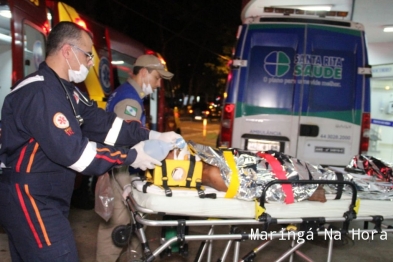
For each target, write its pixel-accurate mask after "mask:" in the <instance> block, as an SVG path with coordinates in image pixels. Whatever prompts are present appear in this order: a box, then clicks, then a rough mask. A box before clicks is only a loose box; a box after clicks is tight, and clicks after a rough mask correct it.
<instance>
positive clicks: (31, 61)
mask: <svg viewBox="0 0 393 262" xmlns="http://www.w3.org/2000/svg"><path fill="white" fill-rule="evenodd" d="M23 47H24V48H23V61H24V76H27V75H28V74H31V73H33V72H35V71H37V69H38V66H39V64H40V63H41V62H42V61H44V60H45V36H44V35H43V34H42V33H41V32H40V31H38V30H36V29H35V28H33V27H31V26H30V25H28V24H24V25H23Z"/></svg>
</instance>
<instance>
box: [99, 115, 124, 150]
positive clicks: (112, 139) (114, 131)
mask: <svg viewBox="0 0 393 262" xmlns="http://www.w3.org/2000/svg"><path fill="white" fill-rule="evenodd" d="M123 121H124V120H123V119H121V118H120V117H116V119H115V121H113V124H112V127H111V129H110V130H109V132H108V135H107V136H106V138H105V141H104V143H105V144H107V145H110V146H113V145H115V143H116V141H117V138H118V137H119V133H120V130H121V126H122V125H123Z"/></svg>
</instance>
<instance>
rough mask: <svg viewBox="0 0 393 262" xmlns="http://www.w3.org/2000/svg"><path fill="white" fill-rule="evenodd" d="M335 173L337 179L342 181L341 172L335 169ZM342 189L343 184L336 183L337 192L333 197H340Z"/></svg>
mask: <svg viewBox="0 0 393 262" xmlns="http://www.w3.org/2000/svg"><path fill="white" fill-rule="evenodd" d="M335 173H336V177H337V181H344V175H343V173H341V172H337V171H336V172H335ZM343 189H344V185H343V184H339V185H337V193H336V198H335V199H341V195H342V193H343Z"/></svg>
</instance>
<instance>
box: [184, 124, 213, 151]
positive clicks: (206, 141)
mask: <svg viewBox="0 0 393 262" xmlns="http://www.w3.org/2000/svg"><path fill="white" fill-rule="evenodd" d="M219 128H220V122H219V121H209V122H207V123H206V125H205V126H204V124H203V122H202V121H189V120H188V121H186V120H183V121H181V125H180V129H181V135H182V136H183V138H184V139H185V140H186V141H189V140H191V141H193V142H195V143H198V144H203V145H207V146H211V147H216V141H217V136H218V133H219Z"/></svg>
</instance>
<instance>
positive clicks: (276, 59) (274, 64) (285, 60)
mask: <svg viewBox="0 0 393 262" xmlns="http://www.w3.org/2000/svg"><path fill="white" fill-rule="evenodd" d="M264 68H265V70H266V72H267V73H268V74H269V75H270V76H273V77H281V76H284V75H285V74H286V73H287V72H288V71H289V69H290V68H291V59H289V57H288V56H287V54H285V53H284V52H282V51H273V52H271V53H269V54H268V55H267V56H266V57H265V64H264Z"/></svg>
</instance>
